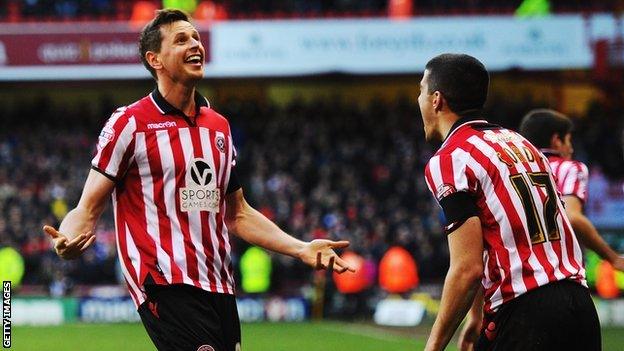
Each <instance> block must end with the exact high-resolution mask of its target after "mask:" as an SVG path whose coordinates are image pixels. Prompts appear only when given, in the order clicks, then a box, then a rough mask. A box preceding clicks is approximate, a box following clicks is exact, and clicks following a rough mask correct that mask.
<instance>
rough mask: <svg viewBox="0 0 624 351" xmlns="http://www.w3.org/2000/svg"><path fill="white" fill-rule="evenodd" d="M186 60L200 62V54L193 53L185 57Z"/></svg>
mask: <svg viewBox="0 0 624 351" xmlns="http://www.w3.org/2000/svg"><path fill="white" fill-rule="evenodd" d="M186 61H187V62H201V56H200V55H193V56H189V57H188V58H187V59H186Z"/></svg>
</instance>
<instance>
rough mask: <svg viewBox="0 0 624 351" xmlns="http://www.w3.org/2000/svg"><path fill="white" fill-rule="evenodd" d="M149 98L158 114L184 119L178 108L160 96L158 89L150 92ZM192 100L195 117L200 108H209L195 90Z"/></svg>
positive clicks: (206, 101) (206, 102) (204, 99)
mask: <svg viewBox="0 0 624 351" xmlns="http://www.w3.org/2000/svg"><path fill="white" fill-rule="evenodd" d="M150 97H151V98H152V101H153V102H154V104H155V105H156V108H158V110H159V111H160V113H162V114H163V115H171V114H173V115H180V116H182V117H185V115H184V112H182V111H180V110H179V109H178V108H176V107H175V106H173V105H171V104H170V103H169V102H168V101H167V100H165V98H164V97H163V96H162V94H161V93H160V91H158V88H156V89H154V91H152V93H151V94H150ZM194 99H195V115H196V116H197V115H198V114H199V109H200V108H201V107H210V103H209V102H208V100H207V99H206V98H205V97H204V96H203V95H202V94H200V93H199V92H198V91H197V90H195V97H194Z"/></svg>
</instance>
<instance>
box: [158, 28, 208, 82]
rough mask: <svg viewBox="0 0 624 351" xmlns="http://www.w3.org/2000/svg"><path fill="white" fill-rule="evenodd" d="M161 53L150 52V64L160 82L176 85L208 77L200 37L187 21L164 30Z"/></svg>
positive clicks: (161, 31)
mask: <svg viewBox="0 0 624 351" xmlns="http://www.w3.org/2000/svg"><path fill="white" fill-rule="evenodd" d="M160 33H161V36H162V42H161V47H160V52H158V53H153V52H149V53H148V55H149V57H148V61H149V62H150V65H151V66H152V67H153V68H154V69H155V70H156V72H157V75H158V77H159V78H161V77H166V78H168V79H170V80H171V81H173V82H188V81H191V82H195V81H197V80H200V79H201V78H203V76H204V58H205V57H206V52H205V50H204V46H203V45H202V43H201V41H200V38H199V33H198V32H197V30H196V29H195V27H193V25H192V24H190V23H189V22H187V21H176V22H173V23H170V24H166V25H163V26H161V27H160Z"/></svg>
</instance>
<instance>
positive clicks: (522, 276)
mask: <svg viewBox="0 0 624 351" xmlns="http://www.w3.org/2000/svg"><path fill="white" fill-rule="evenodd" d="M462 122H463V121H460V122H458V123H457V124H456V125H455V126H454V128H453V129H452V130H451V132H450V134H449V136H448V137H447V138H446V140H445V142H444V143H443V144H442V147H441V148H440V150H439V151H438V152H437V153H436V154H435V155H434V156H433V157H432V158H431V160H430V161H429V163H428V164H427V167H426V169H425V178H426V182H427V185H428V186H429V189H430V190H431V192H432V193H433V195H434V196H435V197H436V199H437V200H438V202H442V203H443V204H445V203H448V202H449V201H452V198H453V196H455V198H458V196H456V195H455V194H459V193H461V192H464V194H461V196H464V195H465V194H466V193H467V194H468V195H469V196H470V197H471V199H472V201H474V205H475V206H476V212H477V213H478V216H479V218H480V220H481V225H482V229H483V242H484V252H483V259H484V267H485V269H484V274H483V277H482V284H483V287H484V289H485V306H484V309H485V312H487V313H492V312H494V311H496V310H497V309H498V307H500V306H501V305H502V304H503V303H505V302H508V301H510V300H512V299H514V298H516V297H518V296H519V295H522V294H524V293H525V292H527V291H530V290H532V289H535V288H537V287H539V286H542V285H545V284H548V283H549V282H553V281H558V280H563V279H570V280H573V281H576V282H579V283H581V284H583V285H585V286H586V283H585V269H584V267H583V258H582V253H581V248H580V246H579V244H578V242H577V239H576V236H575V235H574V233H573V231H572V227H571V225H570V222H569V220H568V218H567V217H566V215H565V210H564V208H563V205H562V202H561V200H560V198H559V197H558V195H557V192H556V190H555V188H554V181H553V178H552V174H551V171H550V167H549V165H548V161H547V159H546V158H545V157H544V156H543V155H542V154H541V153H540V152H539V151H538V150H537V149H536V148H535V147H534V146H533V145H532V144H531V143H529V142H528V141H527V140H526V139H524V138H523V137H522V136H520V135H519V134H518V133H515V132H513V131H510V130H507V129H504V128H501V127H498V126H495V125H492V124H489V123H487V121H484V120H476V121H467V122H464V123H462ZM445 199H446V201H444V200H445Z"/></svg>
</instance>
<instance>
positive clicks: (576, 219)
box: [563, 196, 624, 271]
mask: <svg viewBox="0 0 624 351" xmlns="http://www.w3.org/2000/svg"><path fill="white" fill-rule="evenodd" d="M563 201H564V202H565V205H566V214H567V215H568V218H569V219H570V223H571V224H572V228H573V229H574V233H575V234H576V237H577V238H578V239H579V241H581V243H583V245H585V246H586V247H588V248H590V249H591V250H593V251H594V252H596V253H597V254H598V255H599V256H600V257H602V258H603V259H605V260H607V261H608V262H609V263H611V264H612V265H613V266H614V267H615V269H617V270H620V271H624V258H623V257H621V256H619V255H618V254H617V253H616V252H615V251H613V249H612V248H611V247H610V246H609V244H607V243H606V242H605V241H604V239H603V238H602V237H601V236H600V234H599V233H598V230H596V227H594V225H593V224H592V223H591V221H590V220H589V219H588V218H587V217H586V216H585V214H584V213H583V204H582V203H581V200H579V198H577V197H576V196H564V197H563Z"/></svg>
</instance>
